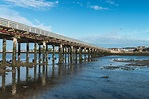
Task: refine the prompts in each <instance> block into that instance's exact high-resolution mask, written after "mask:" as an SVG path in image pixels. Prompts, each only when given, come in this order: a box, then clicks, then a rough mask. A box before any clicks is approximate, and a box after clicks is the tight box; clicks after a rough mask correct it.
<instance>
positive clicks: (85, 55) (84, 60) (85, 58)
mask: <svg viewBox="0 0 149 99" xmlns="http://www.w3.org/2000/svg"><path fill="white" fill-rule="evenodd" d="M84 61H85V62H86V48H84Z"/></svg>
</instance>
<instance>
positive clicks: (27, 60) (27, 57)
mask: <svg viewBox="0 0 149 99" xmlns="http://www.w3.org/2000/svg"><path fill="white" fill-rule="evenodd" d="M26 51H27V52H26V63H27V64H28V63H29V43H26ZM28 75H29V70H28V66H26V81H28Z"/></svg>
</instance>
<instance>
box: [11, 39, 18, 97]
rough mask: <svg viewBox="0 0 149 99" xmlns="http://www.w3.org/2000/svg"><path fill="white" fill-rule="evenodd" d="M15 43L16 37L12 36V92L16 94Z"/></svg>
mask: <svg viewBox="0 0 149 99" xmlns="http://www.w3.org/2000/svg"><path fill="white" fill-rule="evenodd" d="M16 44H17V39H16V38H15V37H13V53H12V94H13V95H14V94H16V70H15V64H16Z"/></svg>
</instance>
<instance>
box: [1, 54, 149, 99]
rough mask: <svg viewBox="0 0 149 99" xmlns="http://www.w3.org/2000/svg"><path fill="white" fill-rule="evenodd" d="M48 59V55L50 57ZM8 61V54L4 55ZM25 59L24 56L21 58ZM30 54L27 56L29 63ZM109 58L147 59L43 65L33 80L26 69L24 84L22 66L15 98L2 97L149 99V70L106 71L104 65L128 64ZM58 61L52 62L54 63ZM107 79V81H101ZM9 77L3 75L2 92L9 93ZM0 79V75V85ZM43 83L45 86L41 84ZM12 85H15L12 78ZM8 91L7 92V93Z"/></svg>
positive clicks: (21, 98) (35, 98) (33, 98)
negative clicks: (43, 67) (3, 89)
mask: <svg viewBox="0 0 149 99" xmlns="http://www.w3.org/2000/svg"><path fill="white" fill-rule="evenodd" d="M50 57H51V56H50ZM7 58H8V59H11V55H10V54H8V55H7ZM21 59H22V60H25V54H22V56H21ZM32 59H33V55H32V54H30V61H32ZM113 59H141V60H149V57H148V56H105V57H100V58H97V59H95V60H96V61H92V62H86V63H83V64H74V65H69V64H63V65H61V66H58V65H56V64H55V65H54V67H53V65H52V62H51V60H49V65H48V66H45V68H47V70H45V71H43V70H42V68H41V70H40V71H39V66H37V75H36V79H34V77H35V76H34V68H30V69H29V76H30V79H29V80H28V81H26V67H21V74H20V77H21V81H20V82H19V83H18V84H17V93H16V95H14V96H12V95H7V97H5V98H12V99H13V98H14V99H23V98H24V99H148V98H149V90H148V89H149V79H148V78H149V67H141V68H137V69H135V70H121V69H115V70H108V69H102V68H103V67H104V66H110V65H112V66H124V65H125V64H128V63H123V62H115V61H113ZM57 61H58V59H57V60H56V62H57ZM102 76H108V77H109V78H101V77H102ZM11 78H12V75H11V73H8V74H7V75H6V85H7V87H6V89H7V90H6V92H5V93H4V92H1V94H0V95H1V97H0V98H2V99H3V98H4V95H5V94H7V93H10V92H11V82H12V79H11ZM1 79H2V76H0V83H1V81H2V80H1ZM44 81H45V83H43V82H44ZM16 82H18V79H17V76H16ZM9 89H10V90H9Z"/></svg>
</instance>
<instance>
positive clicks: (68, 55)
mask: <svg viewBox="0 0 149 99" xmlns="http://www.w3.org/2000/svg"><path fill="white" fill-rule="evenodd" d="M70 54H71V52H70V47H67V57H68V64H69V63H70V56H71V55H70Z"/></svg>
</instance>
